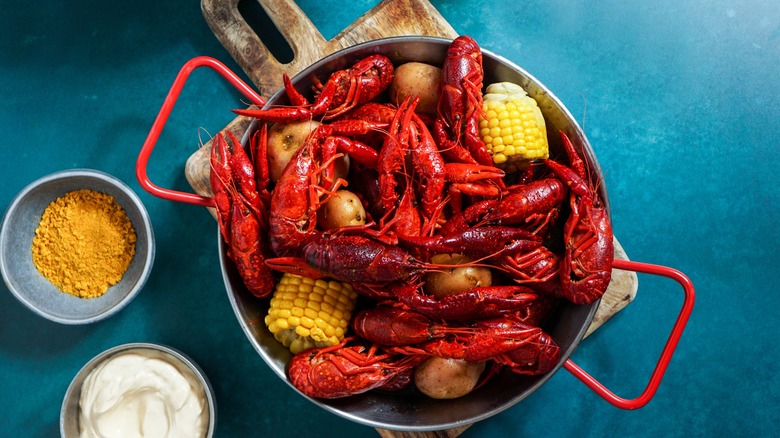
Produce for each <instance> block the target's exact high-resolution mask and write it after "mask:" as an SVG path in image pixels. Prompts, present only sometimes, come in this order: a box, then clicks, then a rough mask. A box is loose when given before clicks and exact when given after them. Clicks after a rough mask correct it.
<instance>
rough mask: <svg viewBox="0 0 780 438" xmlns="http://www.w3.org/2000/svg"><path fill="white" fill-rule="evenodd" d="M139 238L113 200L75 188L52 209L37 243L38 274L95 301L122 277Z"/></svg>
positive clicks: (43, 221) (34, 252)
mask: <svg viewBox="0 0 780 438" xmlns="http://www.w3.org/2000/svg"><path fill="white" fill-rule="evenodd" d="M135 242H136V234H135V229H134V228H133V224H132V223H131V222H130V219H129V218H128V217H127V213H125V211H124V210H123V209H122V207H121V206H120V205H119V203H117V202H116V199H114V197H113V196H110V195H107V194H105V193H100V192H96V191H94V190H88V189H85V190H75V191H72V192H68V193H66V194H65V195H64V196H62V197H61V198H57V199H56V200H55V201H54V202H52V203H51V204H49V206H48V207H46V210H44V212H43V216H42V217H41V222H40V224H39V225H38V228H37V229H36V230H35V237H34V238H33V242H32V259H33V263H34V264H35V267H36V268H37V269H38V271H39V272H40V273H41V274H42V275H43V276H44V277H46V279H48V280H49V281H50V282H52V283H53V284H54V285H55V286H57V287H58V288H59V289H61V290H62V291H64V292H67V293H69V294H72V295H75V296H77V297H81V298H94V297H98V296H101V295H103V294H104V293H106V291H107V290H108V288H109V287H110V286H112V285H114V284H116V283H118V282H119V280H121V279H122V275H124V273H125V271H126V270H127V267H128V266H129V265H130V261H131V260H132V259H133V255H134V254H135Z"/></svg>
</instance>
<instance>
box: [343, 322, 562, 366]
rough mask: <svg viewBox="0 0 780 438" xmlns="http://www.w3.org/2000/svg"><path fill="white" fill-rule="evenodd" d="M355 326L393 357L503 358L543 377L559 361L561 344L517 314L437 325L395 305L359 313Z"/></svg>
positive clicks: (359, 331) (362, 334) (353, 325)
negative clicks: (516, 315) (400, 355)
mask: <svg viewBox="0 0 780 438" xmlns="http://www.w3.org/2000/svg"><path fill="white" fill-rule="evenodd" d="M352 327H353V330H354V331H355V333H356V334H357V335H358V336H360V337H362V338H364V339H366V340H368V341H370V342H374V343H376V344H378V345H380V346H382V348H383V349H384V350H385V351H388V352H391V353H399V354H408V355H412V356H414V355H426V356H437V357H443V358H448V359H463V360H466V361H469V362H483V361H487V360H493V359H495V358H499V360H500V361H501V363H502V364H504V365H508V366H509V367H510V368H511V369H512V371H514V372H517V373H521V374H543V373H546V372H548V371H550V369H551V368H552V367H553V366H554V365H555V364H556V363H557V362H558V354H559V352H558V347H557V344H556V343H555V341H553V340H552V338H550V336H549V335H548V334H546V333H544V332H543V331H542V329H541V328H539V327H534V326H531V325H528V324H525V323H523V322H522V321H521V320H520V319H519V318H516V317H514V316H512V314H507V315H505V316H502V317H497V318H489V319H480V320H476V321H474V322H471V323H468V324H465V323H452V322H436V321H434V320H433V319H431V318H428V317H426V316H424V315H422V314H419V313H417V312H413V311H409V310H403V309H398V308H395V307H376V308H373V309H365V310H363V311H361V312H359V313H358V314H357V315H356V316H355V318H354V320H353V324H352ZM513 358H517V359H521V360H522V361H521V362H516V361H514V359H513Z"/></svg>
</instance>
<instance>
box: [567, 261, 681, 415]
mask: <svg viewBox="0 0 780 438" xmlns="http://www.w3.org/2000/svg"><path fill="white" fill-rule="evenodd" d="M612 266H613V268H615V269H623V270H627V271H636V272H643V273H645V274H653V275H661V276H664V277H669V278H671V279H672V280H675V281H676V282H678V283H680V285H681V286H682V288H683V291H684V292H685V300H684V301H683V306H682V310H680V314H679V315H678V316H677V321H676V322H675V323H674V326H673V327H672V333H671V334H670V335H669V339H668V340H667V341H666V345H665V346H664V349H663V351H662V352H661V357H660V359H659V360H658V363H657V364H656V366H655V370H653V373H652V374H651V376H650V382H648V384H647V387H646V388H645V390H644V392H642V394H641V395H640V396H639V397H637V398H635V399H630V400H629V399H624V398H622V397H619V396H617V395H615V393H613V392H612V391H610V390H609V389H607V388H606V387H605V386H604V385H602V384H601V383H600V382H598V381H597V380H596V379H594V378H593V377H592V376H591V375H590V374H588V373H587V372H585V371H584V370H583V369H582V368H580V367H579V366H578V365H577V364H575V363H574V362H572V361H571V360H567V361H566V362H564V364H563V367H564V368H566V369H567V370H568V371H569V372H570V373H572V374H573V375H574V377H576V378H578V379H580V380H581V381H582V382H583V383H585V385H586V386H588V388H590V389H592V390H593V391H594V392H595V393H596V394H598V395H600V396H601V397H603V398H604V399H605V400H606V401H608V402H610V403H611V404H613V405H615V406H617V407H619V408H621V409H639V408H641V407H642V406H644V405H646V404H647V403H648V402H649V401H650V399H652V398H653V396H654V395H655V391H656V390H657V389H658V385H660V384H661V378H663V376H664V373H665V372H666V368H667V366H668V365H669V361H671V360H672V354H673V353H674V349H675V348H676V347H677V342H678V341H679V340H680V337H681V336H682V332H683V330H684V329H685V324H686V323H687V322H688V318H689V317H690V315H691V310H693V301H694V298H695V294H694V289H693V283H691V280H690V279H689V278H688V277H686V276H685V274H683V273H682V272H680V271H678V270H676V269H673V268H669V267H666V266H659V265H651V264H649V263H640V262H633V261H628V260H617V259H616V260H615V261H614V264H613V265H612Z"/></svg>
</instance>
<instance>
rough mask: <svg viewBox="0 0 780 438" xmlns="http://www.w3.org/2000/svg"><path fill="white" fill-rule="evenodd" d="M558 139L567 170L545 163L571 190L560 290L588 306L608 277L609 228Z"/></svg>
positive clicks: (577, 164)
mask: <svg viewBox="0 0 780 438" xmlns="http://www.w3.org/2000/svg"><path fill="white" fill-rule="evenodd" d="M561 138H562V139H563V145H564V148H565V149H566V153H567V155H568V157H569V162H570V166H571V167H567V166H564V165H562V164H560V163H557V162H556V161H553V160H545V163H546V164H547V166H548V167H549V168H550V169H551V170H552V171H553V172H555V173H556V174H557V175H558V177H559V178H561V179H562V180H563V181H565V182H566V184H567V185H568V186H569V187H570V189H571V193H570V195H569V205H570V206H571V213H570V214H569V217H568V219H567V220H566V224H565V225H564V230H563V237H564V241H565V244H566V250H565V253H564V257H563V261H562V263H561V267H560V278H561V289H562V294H563V296H564V297H565V298H566V299H568V300H570V301H571V302H573V303H574V304H589V303H592V302H594V301H596V300H597V299H599V298H600V297H601V296H602V295H604V292H606V290H607V287H608V286H609V282H610V280H611V277H612V261H613V259H614V255H615V253H614V247H613V242H612V225H611V223H610V220H609V213H608V212H607V207H606V205H604V202H603V201H602V200H601V198H600V197H599V195H598V193H596V191H595V190H594V189H593V188H592V187H591V186H590V185H589V184H588V181H589V179H588V175H587V173H586V171H585V165H584V163H583V161H582V159H581V158H580V157H579V155H577V151H576V150H575V149H574V145H573V144H572V142H571V140H569V138H568V137H567V136H566V134H564V133H563V132H561Z"/></svg>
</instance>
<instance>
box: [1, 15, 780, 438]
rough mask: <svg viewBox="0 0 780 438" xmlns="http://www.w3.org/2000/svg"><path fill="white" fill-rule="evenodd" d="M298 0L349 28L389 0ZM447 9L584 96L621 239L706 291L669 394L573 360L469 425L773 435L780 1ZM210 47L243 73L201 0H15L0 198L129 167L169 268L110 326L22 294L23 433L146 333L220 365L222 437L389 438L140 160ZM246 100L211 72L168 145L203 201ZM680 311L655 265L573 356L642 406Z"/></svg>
mask: <svg viewBox="0 0 780 438" xmlns="http://www.w3.org/2000/svg"><path fill="white" fill-rule="evenodd" d="M298 3H299V5H300V6H301V8H302V9H303V10H304V11H305V12H307V13H308V14H309V16H310V17H311V18H312V21H314V24H315V25H317V26H318V27H319V29H320V31H321V32H322V33H323V35H324V36H325V37H326V38H332V37H333V36H335V35H336V34H337V33H338V32H339V31H341V30H342V29H343V28H344V27H346V26H347V25H348V24H349V23H351V22H352V21H353V20H354V19H356V18H357V17H358V16H360V15H361V14H362V13H363V12H365V11H367V10H368V9H370V8H371V7H372V6H373V5H375V4H376V3H377V2H376V1H357V2H348V3H347V2H328V1H317V2H315V1H308V0H306V1H300V2H298ZM432 3H433V5H434V6H435V7H436V8H437V9H438V10H439V11H440V12H441V14H442V15H443V16H444V18H446V19H447V20H448V21H449V22H450V23H451V24H452V26H453V27H454V28H455V29H456V30H457V31H458V32H459V33H461V34H468V35H471V36H473V37H475V38H476V39H477V41H478V42H480V44H481V45H482V46H483V47H484V48H486V49H490V50H492V51H494V52H496V53H499V54H501V55H503V56H504V57H506V58H508V59H510V60H511V61H513V62H515V63H517V64H519V65H520V66H522V67H523V68H525V69H526V70H527V71H528V72H530V73H531V74H532V75H534V76H536V77H537V78H538V79H539V80H540V81H541V82H543V83H544V84H545V85H546V86H547V87H548V88H550V89H551V90H552V91H553V92H554V93H555V94H556V95H557V96H558V97H559V98H560V99H561V100H562V101H563V102H564V104H565V105H566V106H567V107H568V108H569V110H570V111H571V112H572V113H573V114H574V116H575V118H576V119H577V120H579V121H580V122H581V124H582V126H583V127H584V130H585V132H586V134H587V135H588V137H589V139H590V142H591V144H592V145H593V147H594V149H595V152H596V154H597V157H598V159H599V161H600V163H601V166H602V168H603V170H604V172H605V178H606V184H607V189H608V193H609V196H610V203H611V205H612V216H613V228H614V232H615V235H616V236H617V237H618V239H619V240H620V242H621V243H622V244H623V246H624V247H625V249H626V251H627V252H628V255H629V257H630V258H632V259H634V260H639V261H646V262H650V263H657V264H663V265H668V266H673V267H675V268H678V269H680V270H682V271H683V272H685V273H686V274H688V275H689V277H690V278H691V279H692V280H693V282H694V285H695V286H696V289H697V302H696V305H695V308H694V310H693V314H692V317H691V319H690V322H689V324H688V327H687V329H686V331H685V333H684V335H683V337H682V339H681V342H680V344H679V346H678V348H677V351H676V353H675V355H674V358H673V360H672V362H671V364H670V366H669V369H668V371H667V373H666V375H665V377H664V380H663V382H662V383H661V386H660V388H659V390H658V392H657V394H656V395H655V397H654V398H653V400H652V401H651V402H650V403H649V404H648V405H647V406H646V407H644V408H642V409H640V410H637V411H622V410H620V409H617V408H614V407H612V406H611V405H609V404H608V403H606V402H605V401H603V400H602V399H601V398H599V397H598V396H597V395H595V394H594V393H592V392H591V391H590V390H589V389H587V388H586V387H585V386H584V385H582V384H581V383H580V382H579V381H578V380H576V379H575V378H574V377H572V376H571V375H570V374H568V373H567V372H566V371H564V370H561V371H560V372H558V373H556V374H555V375H554V376H553V377H552V378H551V379H550V380H549V382H548V383H547V384H545V385H544V386H543V387H542V388H541V389H539V390H538V391H536V392H535V393H533V394H532V395H531V396H530V397H529V398H527V399H526V400H524V401H523V402H521V403H519V404H517V405H515V406H514V407H512V408H510V409H508V410H506V411H504V412H502V413H500V414H498V415H496V416H494V417H492V418H490V419H488V420H486V421H483V422H480V423H478V424H475V425H474V426H472V427H471V428H469V429H468V430H467V431H466V432H465V433H464V434H463V435H462V436H464V437H477V436H480V437H481V436H517V437H521V436H584V435H589V436H643V437H644V436H646V437H657V436H670V437H675V436H678V437H692V436H707V437H709V436H768V435H771V434H773V433H772V431H773V430H775V427H776V426H777V425H778V424H780V409H778V408H777V406H778V404H780V377H778V374H777V360H778V359H780V348H779V347H778V343H777V335H778V328H777V327H778V325H777V324H778V322H779V321H780V319H779V318H778V316H777V309H778V307H780V298H779V295H778V287H777V285H776V283H775V279H776V275H777V272H778V269H777V266H778V264H777V260H776V259H775V257H776V256H777V250H778V246H780V245H778V243H780V235H779V233H778V217H779V216H780V215H779V214H778V213H780V211H779V209H778V202H779V201H780V199H779V198H780V197H779V196H778V188H777V183H778V176H777V173H778V170H780V169H779V168H778V158H780V154H778V149H779V148H780V127H779V125H780V123H779V122H780V81H778V65H780V6H778V3H777V2H776V1H774V0H763V1H758V0H754V1H733V0H715V1H701V0H674V1H672V0H659V1H652V2H624V1H616V0H608V1H562V0H549V1H523V2H509V1H506V2H501V1H476V2H472V1H432ZM337 6H338V7H337ZM269 35H270V33H269ZM197 55H208V56H213V57H216V58H218V59H220V60H222V61H223V62H225V63H227V64H228V65H229V66H230V67H232V68H234V69H235V70H236V71H240V69H239V67H238V66H237V65H236V64H235V63H234V62H233V61H232V59H231V57H230V55H229V54H228V53H227V52H226V51H225V50H224V48H223V47H222V46H221V45H220V43H219V42H218V41H217V39H216V38H215V37H214V35H213V34H212V33H211V31H210V29H209V28H208V26H207V25H206V23H205V21H204V19H203V16H202V14H201V11H200V6H199V2H197V1H195V0H189V1H183V0H177V1H157V0H154V1H152V0H135V1H113V2H105V1H98V0H75V1H68V2H64V1H38V2H29V1H19V0H14V1H7V2H4V6H3V12H2V14H0V132H2V138H3V141H2V146H0V148H1V150H2V158H0V175H1V176H2V178H0V208H2V210H3V211H4V210H5V208H6V207H7V205H8V204H9V203H10V202H11V200H12V199H13V197H14V195H15V194H16V193H17V192H18V191H20V190H21V189H22V188H23V187H24V186H26V185H27V184H28V183H30V182H32V181H33V180H35V179H37V178H39V177H41V176H44V175H47V174H49V173H52V172H56V171H59V170H63V169H68V168H76V167H88V168H94V169H98V170H102V171H106V172H109V173H111V174H113V175H115V176H117V177H118V178H120V179H122V180H123V181H124V182H126V183H127V184H129V185H130V186H131V187H132V188H133V189H134V190H135V191H136V193H138V195H139V196H140V197H141V198H142V200H143V201H144V202H145V204H146V207H147V209H148V211H149V214H150V215H151V218H152V221H153V224H154V228H155V233H156V238H157V258H156V263H155V266H154V269H153V272H152V275H151V278H150V279H149V281H148V283H147V285H146V287H145V288H144V290H142V291H141V293H140V295H139V296H138V297H137V298H136V299H135V300H134V301H133V302H132V303H131V304H130V305H129V306H128V307H127V308H125V309H123V310H122V311H121V312H120V313H119V314H117V315H115V316H113V317H111V318H109V319H108V320H105V321H102V322H99V323H96V324H92V325H89V326H75V327H74V326H63V325H58V324H55V323H52V322H49V321H48V320H45V319H43V318H41V317H39V316H37V315H35V314H34V313H32V312H31V311H30V310H28V309H27V308H26V307H24V306H22V305H21V304H20V303H19V302H18V301H17V300H16V299H14V298H13V296H12V295H11V294H10V293H9V292H8V291H7V289H6V287H5V285H4V284H3V285H0V382H1V383H0V388H2V390H1V392H0V412H2V413H3V421H2V422H0V436H8V437H51V436H57V435H58V434H59V431H58V415H59V410H60V404H61V401H62V396H63V395H64V393H65V390H66V388H67V386H68V384H69V382H70V380H71V378H72V377H73V376H74V375H75V373H76V372H77V371H78V370H79V368H81V366H82V365H84V364H85V363H86V362H87V361H88V360H89V359H90V358H92V357H93V356H94V355H96V354H98V353H99V352H101V351H103V350H105V349H107V348H110V347H113V346H116V345H119V344H123V343H127V342H160V343H164V344H167V345H170V346H173V347H175V348H178V349H180V350H182V351H184V352H185V353H186V354H188V355H190V356H191V357H192V358H194V359H195V360H196V361H197V362H198V363H199V364H200V365H201V366H202V367H203V368H204V369H205V371H206V372H207V374H208V377H209V378H210V379H211V381H212V383H213V384H214V387H215V390H216V397H217V402H218V427H217V436H218V437H238V436H273V437H292V436H298V437H300V436H311V437H315V436H366V437H371V436H377V433H376V432H375V431H374V430H373V429H372V428H369V427H366V426H362V425H358V424H355V423H352V422H349V421H347V420H344V419H341V418H340V417H336V416H334V415H332V414H329V413H327V412H326V411H324V410H322V409H320V408H317V407H316V406H314V405H312V404H311V403H310V402H308V401H306V400H305V399H303V398H302V397H299V396H298V395H297V394H295V393H294V392H293V391H292V390H290V389H289V388H288V387H287V385H286V384H285V383H283V382H282V381H280V380H279V379H277V378H276V377H275V375H273V374H272V372H271V371H270V370H269V369H268V368H267V367H266V366H265V364H264V363H263V362H262V360H261V359H260V358H259V357H258V356H257V354H256V353H255V352H254V350H253V349H252V347H251V346H250V344H249V342H248V341H247V340H246V338H245V336H244V334H243V332H242V331H241V329H240V328H239V325H238V323H237V322H236V319H235V317H234V315H233V312H232V310H231V308H230V305H229V303H228V300H227V298H226V295H225V291H224V287H223V284H222V278H221V273H220V269H219V263H218V257H217V234H216V226H215V222H214V220H213V219H212V217H211V216H210V215H209V214H208V213H207V212H206V211H205V210H204V209H202V208H199V207H193V206H189V205H184V204H178V203H172V202H168V201H164V200H161V199H158V198H155V197H153V196H151V195H149V194H147V193H146V192H144V191H143V190H142V189H141V188H140V186H139V184H138V182H137V181H136V179H135V160H136V157H137V154H138V152H139V150H140V147H141V145H142V143H143V141H144V139H145V138H146V135H147V133H148V132H149V128H150V127H151V124H152V121H153V120H154V117H155V116H156V114H157V112H158V110H159V109H160V105H161V104H162V101H163V99H164V97H165V95H166V93H167V92H168V89H169V87H170V85H171V83H172V81H173V78H174V76H175V75H176V73H177V72H178V70H179V68H180V66H181V65H182V64H184V63H185V62H186V61H187V60H188V59H190V58H192V57H194V56H197ZM242 77H243V73H242ZM239 105H240V98H239V96H238V95H237V94H236V93H235V92H234V91H233V90H232V89H231V88H230V87H229V86H228V85H226V84H225V83H224V82H222V81H221V80H220V79H218V78H217V76H216V75H215V74H213V73H211V72H210V71H206V70H198V71H197V72H196V73H195V74H193V76H192V77H191V79H190V81H189V82H188V83H187V86H186V87H185V90H184V93H183V95H182V97H181V98H180V100H179V103H178V105H177V107H176V108H175V110H174V112H173V114H172V116H171V119H170V120H169V122H168V125H167V126H166V128H165V131H164V133H163V135H162V137H161V139H160V141H159V143H158V146H157V148H156V149H155V151H154V153H153V154H152V158H151V161H150V165H149V176H150V178H151V179H152V181H154V182H155V183H157V184H159V185H161V186H163V187H170V188H175V189H179V190H184V191H189V190H190V188H189V185H188V184H187V182H186V180H185V178H184V174H183V169H184V162H185V160H186V158H187V157H188V156H189V155H190V154H191V153H192V152H193V151H195V150H196V149H197V148H198V146H199V137H202V138H208V133H209V132H210V133H214V132H216V131H217V130H219V129H221V128H222V127H223V126H224V125H225V124H227V123H228V122H229V121H230V120H232V119H233V115H232V113H230V111H229V110H230V109H231V108H235V107H237V106H239ZM681 303H682V294H681V291H680V290H679V287H678V286H677V285H676V284H675V283H673V282H671V281H670V280H663V279H655V278H650V277H648V276H643V275H640V286H639V292H638V295H637V298H636V300H635V301H634V302H633V303H632V304H631V305H630V306H629V307H628V308H626V309H625V310H624V311H623V312H621V313H619V314H618V315H617V316H616V317H615V318H613V319H612V320H610V321H609V322H608V323H607V324H606V325H605V326H604V327H603V328H602V329H600V330H599V331H597V332H596V333H595V334H594V335H593V336H591V337H589V338H588V339H586V340H585V341H583V342H582V343H581V344H580V347H579V348H578V350H577V351H576V352H575V353H574V355H573V357H572V358H573V359H574V361H576V362H577V363H578V364H579V365H581V366H582V367H583V368H585V369H586V370H588V371H590V372H591V373H592V374H593V375H594V376H595V377H596V378H598V379H600V380H601V381H602V382H603V383H604V384H606V385H607V386H608V387H610V388H612V389H613V390H614V391H615V392H617V393H618V394H620V395H623V396H625V397H635V396H636V395H638V394H639V393H640V392H641V391H642V389H643V388H644V386H645V384H646V383H647V379H648V377H649V374H650V372H651V371H652V369H653V367H654V365H655V361H656V360H657V358H658V355H659V354H660V351H661V348H662V346H663V343H664V342H665V339H666V337H667V336H668V332H669V330H670V328H671V326H672V323H673V322H674V319H675V318H676V315H677V312H678V311H679V307H680V305H681ZM347 434H348V435H347Z"/></svg>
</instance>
